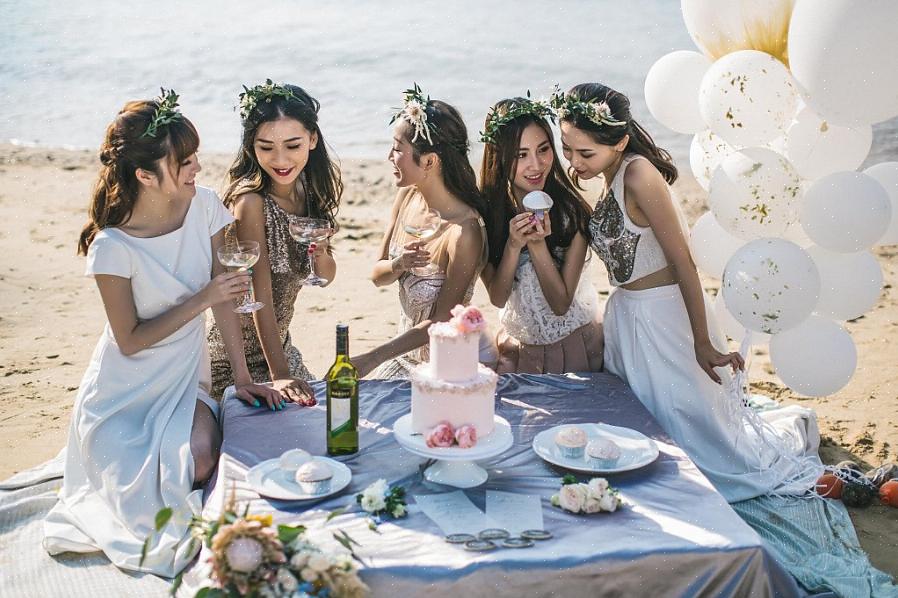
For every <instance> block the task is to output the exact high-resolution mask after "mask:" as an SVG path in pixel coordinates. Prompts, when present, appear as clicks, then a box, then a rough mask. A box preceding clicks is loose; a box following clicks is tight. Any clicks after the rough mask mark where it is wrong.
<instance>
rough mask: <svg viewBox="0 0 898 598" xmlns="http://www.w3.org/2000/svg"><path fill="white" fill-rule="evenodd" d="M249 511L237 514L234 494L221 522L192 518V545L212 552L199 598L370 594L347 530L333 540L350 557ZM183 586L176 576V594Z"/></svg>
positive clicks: (352, 597)
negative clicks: (208, 582)
mask: <svg viewBox="0 0 898 598" xmlns="http://www.w3.org/2000/svg"><path fill="white" fill-rule="evenodd" d="M248 510H249V507H247V509H246V510H244V513H243V515H238V514H237V510H236V506H235V504H234V498H233V496H232V497H231V499H230V500H229V501H228V504H227V505H226V506H225V508H224V511H223V513H222V514H221V516H220V517H219V518H218V519H216V520H214V521H208V520H206V519H203V518H202V517H194V518H193V519H191V522H190V529H191V535H192V539H191V542H197V541H201V542H203V543H204V544H205V545H206V546H207V547H208V548H209V549H210V551H211V556H210V557H209V558H208V563H209V564H210V565H211V575H210V577H211V582H212V583H211V585H209V586H207V587H203V588H200V589H199V590H198V591H197V593H196V595H195V598H231V597H235V596H248V597H251V598H275V597H290V598H304V597H306V596H320V597H332V598H343V597H345V598H361V597H362V596H366V595H367V594H368V591H369V588H368V586H366V585H365V583H364V582H362V580H361V579H360V578H359V576H358V571H357V569H356V566H355V563H354V562H353V558H354V554H353V553H352V544H357V543H356V542H355V541H354V540H352V538H350V537H349V536H348V535H347V534H346V533H345V532H342V531H341V532H339V534H336V533H335V534H334V538H335V539H336V540H337V541H338V542H340V544H342V545H343V546H345V547H346V548H347V549H348V550H349V553H348V554H328V553H325V552H323V551H322V550H321V549H320V548H318V547H317V546H316V545H314V544H313V543H311V542H310V541H309V540H307V539H306V538H305V537H304V534H305V527H304V526H301V525H278V526H276V527H275V526H273V522H272V517H271V515H250V514H249V513H248ZM171 515H172V512H171V510H170V509H163V510H162V511H160V512H159V514H158V515H157V516H156V529H157V530H161V529H162V528H163V527H165V525H166V523H168V520H169V519H170V518H171ZM148 541H149V540H148ZM180 584H181V575H178V577H176V578H175V581H174V585H173V586H172V594H173V595H174V593H175V592H176V591H177V589H178V586H180Z"/></svg>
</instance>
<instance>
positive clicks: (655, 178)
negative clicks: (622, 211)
mask: <svg viewBox="0 0 898 598" xmlns="http://www.w3.org/2000/svg"><path fill="white" fill-rule="evenodd" d="M664 184H666V183H665V181H664V177H663V176H662V175H661V172H659V171H658V169H657V168H655V166H654V164H652V163H651V162H649V161H648V160H645V159H642V158H637V159H635V160H633V161H632V162H630V163H629V164H628V165H627V170H626V171H625V172H624V185H625V186H626V187H627V188H629V189H634V190H637V189H638V188H640V187H642V188H645V187H655V186H657V185H664Z"/></svg>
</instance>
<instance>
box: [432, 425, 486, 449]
mask: <svg viewBox="0 0 898 598" xmlns="http://www.w3.org/2000/svg"><path fill="white" fill-rule="evenodd" d="M424 442H426V443H427V447H428V448H449V447H451V446H454V445H458V448H463V449H466V448H471V447H472V446H474V445H475V444H477V429H476V428H475V427H474V426H472V425H471V424H462V425H461V426H459V427H458V429H455V428H453V427H452V424H450V423H449V422H440V423H438V424H437V425H436V426H434V427H433V428H431V430H430V432H428V433H427V435H426V436H425V437H424Z"/></svg>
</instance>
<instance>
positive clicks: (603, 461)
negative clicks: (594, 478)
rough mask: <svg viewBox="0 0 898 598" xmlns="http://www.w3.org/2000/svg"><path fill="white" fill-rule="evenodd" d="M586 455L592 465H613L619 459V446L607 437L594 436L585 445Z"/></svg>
mask: <svg viewBox="0 0 898 598" xmlns="http://www.w3.org/2000/svg"><path fill="white" fill-rule="evenodd" d="M586 455H587V457H588V458H589V462H590V465H593V466H594V467H614V466H615V465H617V460H618V459H620V447H619V446H617V443H616V442H614V441H613V440H609V439H608V438H596V439H595V440H590V441H589V444H587V445H586Z"/></svg>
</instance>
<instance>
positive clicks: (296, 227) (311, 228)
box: [288, 216, 334, 287]
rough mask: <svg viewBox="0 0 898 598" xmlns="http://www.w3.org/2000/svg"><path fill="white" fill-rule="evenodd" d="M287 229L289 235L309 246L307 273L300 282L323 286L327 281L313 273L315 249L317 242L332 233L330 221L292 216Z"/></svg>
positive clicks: (325, 238)
mask: <svg viewBox="0 0 898 598" xmlns="http://www.w3.org/2000/svg"><path fill="white" fill-rule="evenodd" d="M288 229H289V230H290V236H291V237H293V238H294V239H296V240H297V241H299V242H300V243H305V244H308V246H309V249H308V254H309V275H308V276H307V277H306V278H305V279H304V280H303V281H302V284H304V285H311V286H313V287H323V286H324V285H326V284H327V283H328V282H329V281H328V279H326V278H321V277H320V276H318V274H316V273H315V250H316V249H317V248H318V245H317V243H320V242H321V241H326V240H327V239H328V238H330V236H331V235H333V234H334V228H333V227H332V226H331V223H330V222H328V221H327V220H324V219H322V218H307V217H304V216H294V217H292V218H290V223H289V225H288Z"/></svg>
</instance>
